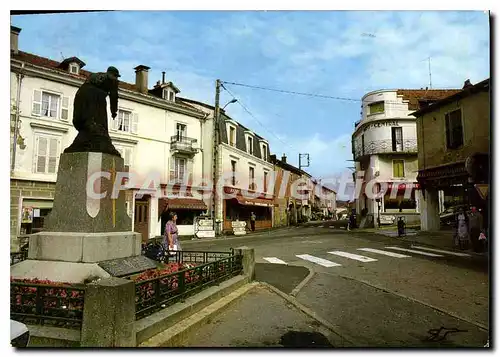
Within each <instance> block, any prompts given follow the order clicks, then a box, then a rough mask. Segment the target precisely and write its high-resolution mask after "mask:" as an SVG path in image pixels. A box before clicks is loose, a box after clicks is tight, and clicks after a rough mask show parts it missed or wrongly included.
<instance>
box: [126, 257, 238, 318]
mask: <svg viewBox="0 0 500 357" xmlns="http://www.w3.org/2000/svg"><path fill="white" fill-rule="evenodd" d="M223 255H225V257H223V258H221V259H217V258H218V257H220V256H223ZM174 258H175V261H177V262H180V261H182V262H183V263H189V262H190V263H195V264H196V262H197V261H200V260H201V261H203V262H205V263H204V264H201V265H197V266H195V267H193V268H189V269H184V270H180V271H177V272H175V273H171V274H165V275H162V276H159V277H156V278H153V279H149V280H143V281H138V282H136V283H135V300H136V306H135V314H136V319H137V320H139V319H142V318H144V317H146V316H148V315H151V314H152V313H154V312H156V311H159V310H161V309H163V308H165V307H167V306H169V305H172V304H174V303H176V302H179V301H181V302H182V301H184V300H185V299H186V298H187V297H189V296H191V295H193V294H195V293H197V292H199V291H201V290H203V289H204V288H206V287H208V286H211V285H218V284H219V283H221V282H222V281H224V280H226V279H229V278H231V277H233V276H236V275H239V274H241V272H242V270H243V265H242V256H241V255H239V254H232V253H229V254H228V253H226V252H225V253H221V252H176V255H175V257H174ZM212 259H213V261H210V260H212Z"/></svg>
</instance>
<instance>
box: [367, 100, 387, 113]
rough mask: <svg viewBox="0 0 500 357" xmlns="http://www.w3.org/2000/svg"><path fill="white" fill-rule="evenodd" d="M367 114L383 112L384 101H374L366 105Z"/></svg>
mask: <svg viewBox="0 0 500 357" xmlns="http://www.w3.org/2000/svg"><path fill="white" fill-rule="evenodd" d="M368 109H369V114H377V113H383V112H384V102H376V103H371V104H369V105H368Z"/></svg>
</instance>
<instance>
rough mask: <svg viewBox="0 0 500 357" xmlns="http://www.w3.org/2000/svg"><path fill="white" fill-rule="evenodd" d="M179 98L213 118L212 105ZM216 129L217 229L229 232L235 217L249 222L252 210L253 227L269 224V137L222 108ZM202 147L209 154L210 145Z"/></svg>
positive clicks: (209, 129) (271, 201) (210, 135)
mask: <svg viewBox="0 0 500 357" xmlns="http://www.w3.org/2000/svg"><path fill="white" fill-rule="evenodd" d="M181 100H182V101H184V102H186V103H188V104H190V105H193V106H195V107H196V108H198V109H200V110H203V111H204V112H205V113H206V114H207V115H208V116H207V118H209V119H213V116H214V107H213V106H211V105H208V104H205V103H201V102H197V101H194V100H190V99H185V98H182V99H181ZM212 124H213V120H210V122H209V124H208V125H207V127H206V132H205V136H204V140H205V141H206V142H207V143H208V142H210V143H212V140H213V126H212ZM219 132H220V138H221V142H220V144H219V149H218V157H217V167H218V172H217V177H216V182H218V184H219V187H220V192H221V193H223V194H218V195H217V196H216V202H215V218H216V220H217V221H219V222H221V226H220V227H219V228H220V230H221V231H223V232H225V233H230V232H232V231H233V227H232V222H234V221H245V222H247V223H248V225H249V222H250V214H251V212H254V213H255V215H256V223H255V229H256V230H257V229H265V228H271V227H272V226H273V204H274V194H273V190H274V165H273V164H272V162H271V158H270V149H269V143H268V141H267V140H266V139H264V138H263V137H261V136H259V135H257V134H256V133H254V132H253V131H252V130H250V129H248V128H246V127H244V126H243V125H241V124H240V123H238V122H237V121H235V120H233V119H232V118H230V117H229V116H228V115H227V114H226V113H225V111H224V110H222V109H221V111H220V119H219ZM205 150H206V151H207V153H208V152H210V154H211V153H212V151H213V148H212V147H211V148H209V147H208V144H207V147H206V148H205ZM211 155H212V154H211ZM211 155H210V156H211ZM209 166H212V167H213V162H210V165H209ZM209 166H207V170H209ZM211 180H212V179H211Z"/></svg>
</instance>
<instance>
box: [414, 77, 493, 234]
mask: <svg viewBox="0 0 500 357" xmlns="http://www.w3.org/2000/svg"><path fill="white" fill-rule="evenodd" d="M490 91H491V87H490V80H489V79H486V80H484V81H482V82H479V83H477V84H475V85H472V84H471V83H470V82H469V81H466V83H465V85H464V88H463V89H462V90H461V91H458V92H457V93H455V94H453V95H450V96H448V97H446V98H444V99H441V100H439V101H437V102H435V103H433V104H432V105H429V106H427V107H424V108H422V109H420V110H418V111H416V112H414V113H413V115H414V116H415V117H416V118H417V136H418V141H419V143H421V144H420V145H419V147H418V177H417V180H418V182H419V183H420V185H421V188H422V190H421V195H422V198H421V202H422V205H421V206H422V209H421V222H422V224H421V225H422V230H438V229H439V228H440V220H439V212H440V207H439V206H440V201H442V197H444V198H445V203H448V204H449V205H457V204H463V205H465V206H466V208H468V207H470V206H476V207H478V208H480V209H481V211H482V212H483V216H484V219H485V222H484V223H485V224H487V221H488V199H487V198H488V191H489V190H488V189H489V170H490V167H489V158H490V93H491V92H490ZM481 190H482V191H481ZM480 191H481V193H480ZM440 192H442V194H439V193H440ZM481 194H484V195H485V197H481Z"/></svg>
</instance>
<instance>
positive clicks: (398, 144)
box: [391, 127, 403, 152]
mask: <svg viewBox="0 0 500 357" xmlns="http://www.w3.org/2000/svg"><path fill="white" fill-rule="evenodd" d="M391 130H392V151H398V152H399V151H403V128H401V127H395V128H391Z"/></svg>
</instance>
